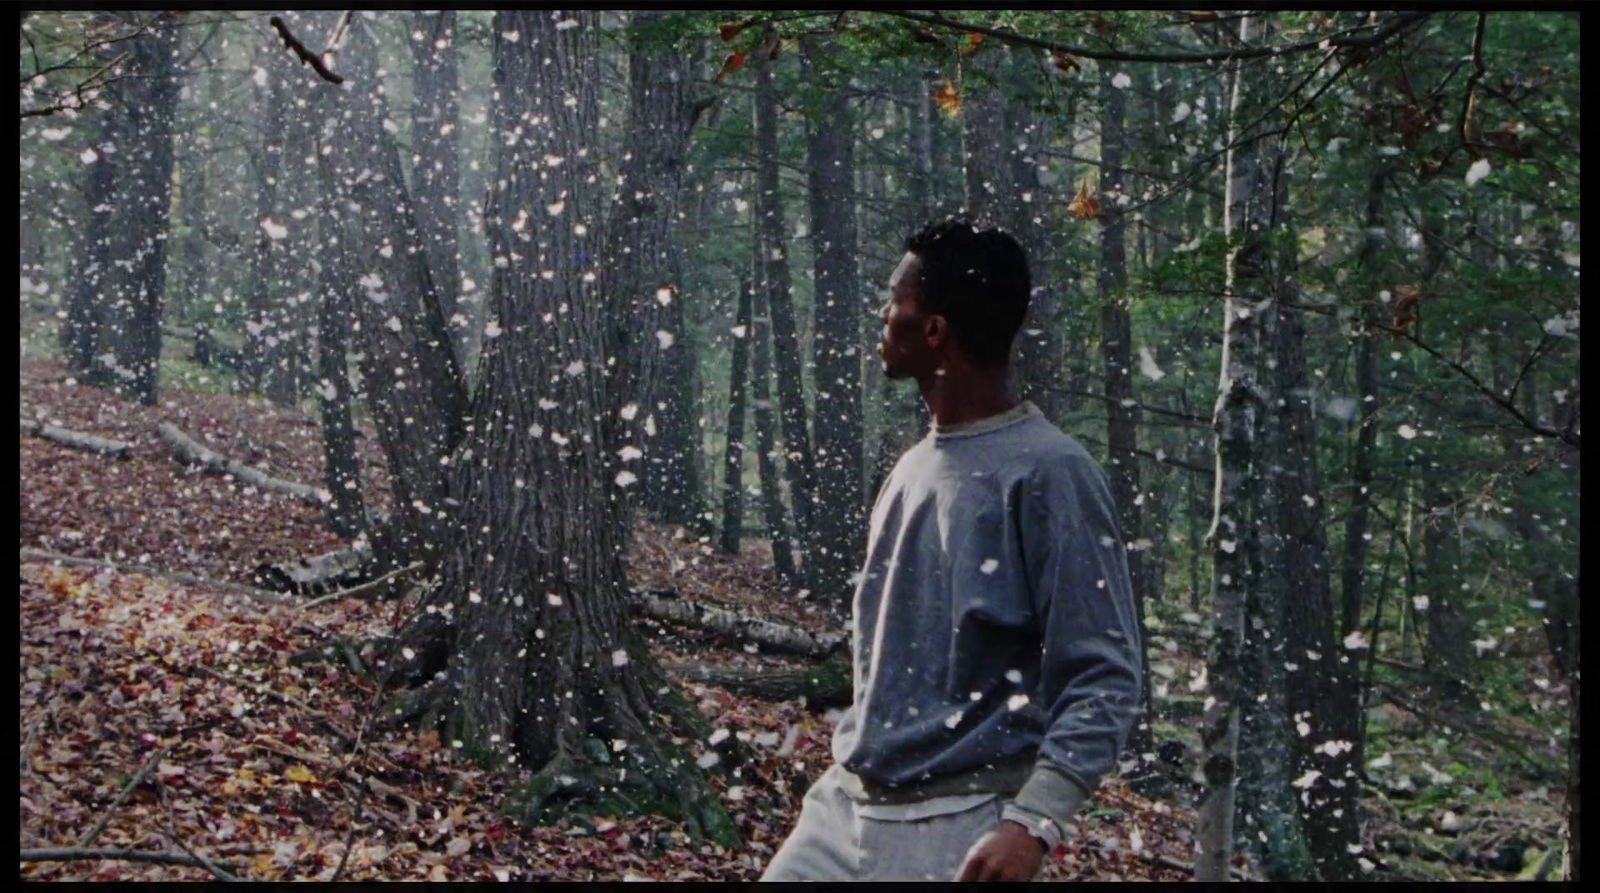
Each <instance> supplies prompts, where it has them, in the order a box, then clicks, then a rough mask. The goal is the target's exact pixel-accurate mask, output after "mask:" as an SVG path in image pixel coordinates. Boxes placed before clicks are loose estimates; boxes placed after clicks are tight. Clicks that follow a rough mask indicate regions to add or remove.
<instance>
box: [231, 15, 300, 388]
mask: <svg viewBox="0 0 1600 893" xmlns="http://www.w3.org/2000/svg"><path fill="white" fill-rule="evenodd" d="M256 49H257V54H256V58H257V65H256V71H257V72H258V73H257V74H256V76H255V79H254V80H255V109H256V116H257V117H256V134H257V144H258V146H259V149H258V151H256V152H255V153H254V155H253V157H252V158H251V159H250V164H251V167H252V169H253V170H254V172H255V181H256V182H255V187H256V188H255V193H256V203H255V219H254V220H252V221H251V224H252V225H251V226H250V228H249V229H247V230H246V231H245V233H244V236H245V238H246V239H248V240H249V242H248V244H250V245H251V246H252V250H251V252H250V290H249V292H248V293H247V294H246V296H245V339H244V357H243V360H244V368H243V369H242V370H241V371H242V372H243V375H241V376H240V384H242V385H243V386H244V388H245V390H247V391H249V392H251V393H256V394H260V393H264V392H265V391H266V390H267V380H268V378H269V377H274V378H275V377H277V373H278V370H277V369H275V368H273V366H274V363H273V360H274V359H275V357H274V354H275V353H276V351H275V350H274V348H275V347H276V346H277V343H278V334H279V332H278V315H279V312H280V310H281V308H279V307H278V306H277V305H276V304H275V302H274V301H273V294H274V292H275V291H276V289H274V288H273V287H272V283H271V282H270V281H269V277H276V276H277V275H279V274H280V273H281V271H282V265H283V260H284V255H285V252H284V251H282V250H281V249H280V248H279V247H278V243H279V241H280V239H282V238H283V234H282V233H281V231H280V230H277V229H274V228H275V227H282V228H284V229H287V227H288V226H289V223H290V221H288V220H284V219H280V218H282V217H283V215H281V214H279V213H277V201H278V184H279V183H280V182H281V180H282V179H283V140H284V133H285V118H286V115H287V112H288V102H289V84H290V80H289V78H288V72H286V71H285V69H286V68H287V67H288V66H287V65H284V64H283V59H282V57H283V55H284V53H283V48H282V46H281V45H280V44H279V42H278V36H277V35H276V34H275V33H266V34H262V35H261V36H260V39H259V40H258V42H257V47H256Z"/></svg>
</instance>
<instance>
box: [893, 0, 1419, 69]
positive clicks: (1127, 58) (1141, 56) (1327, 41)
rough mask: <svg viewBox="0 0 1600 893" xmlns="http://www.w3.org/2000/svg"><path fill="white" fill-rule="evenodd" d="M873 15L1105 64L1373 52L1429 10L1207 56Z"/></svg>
mask: <svg viewBox="0 0 1600 893" xmlns="http://www.w3.org/2000/svg"><path fill="white" fill-rule="evenodd" d="M864 11H867V12H876V13H878V14H880V15H887V16H894V17H896V18H902V19H910V20H912V21H916V22H923V23H925V24H929V25H938V26H940V27H944V28H950V29H953V30H956V31H962V32H973V31H975V32H977V33H979V34H986V35H988V36H990V37H996V38H999V39H1000V40H1001V41H1003V42H1005V43H1009V44H1013V45H1019V46H1031V47H1038V48H1039V49H1045V50H1058V51H1060V52H1063V53H1068V54H1070V55H1073V56H1078V57H1080V58H1084V59H1096V60H1100V61H1106V62H1178V63H1196V62H1232V61H1238V60H1244V59H1264V58H1275V57H1278V56H1286V55H1290V54H1293V53H1301V52H1305V51H1307V50H1314V49H1318V48H1322V47H1324V46H1326V47H1338V48H1348V49H1366V50H1372V49H1376V48H1377V47H1378V46H1379V45H1381V44H1382V43H1383V42H1384V41H1386V40H1388V39H1389V38H1390V37H1392V36H1393V35H1394V34H1395V33H1396V32H1398V31H1399V30H1401V29H1402V28H1405V27H1406V26H1408V25H1410V24H1412V23H1414V22H1418V21H1421V20H1423V19H1425V18H1427V17H1428V16H1430V15H1432V12H1431V11H1425V10H1411V11H1406V12H1401V13H1398V14H1396V15H1395V16H1394V17H1393V18H1391V19H1390V20H1389V22H1388V23H1387V24H1385V25H1384V26H1383V27H1382V28H1379V29H1378V30H1377V31H1375V32H1373V33H1372V34H1370V35H1367V36H1355V35H1356V32H1358V31H1362V30H1365V29H1366V28H1369V27H1371V26H1370V25H1361V26H1358V27H1356V28H1351V29H1349V30H1347V31H1342V32H1339V33H1337V34H1333V35H1329V36H1328V37H1324V38H1319V39H1317V40H1307V41H1302V42H1300V43H1294V44H1288V45H1286V46H1266V47H1251V48H1248V49H1238V50H1226V51H1213V52H1209V53H1126V52H1118V51H1116V50H1095V49H1090V48H1088V47H1083V46H1074V45H1072V44H1065V43H1057V42H1056V41H1053V40H1043V39H1040V38H1037V37H1027V36H1025V35H1023V34H1019V33H1018V32H1016V31H1006V30H1001V29H998V28H987V27H984V26H982V25H975V24H971V23H968V22H959V21H956V20H954V19H950V18H946V17H944V16H941V15H926V14H923V13H916V12H909V11H906V10H895V9H875V10H864Z"/></svg>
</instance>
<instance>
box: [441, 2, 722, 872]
mask: <svg viewBox="0 0 1600 893" xmlns="http://www.w3.org/2000/svg"><path fill="white" fill-rule="evenodd" d="M571 20H572V21H575V23H576V27H572V26H568V25H563V24H561V23H559V22H558V21H557V20H555V19H554V18H552V16H551V15H550V14H549V13H548V12H546V11H543V10H539V11H532V12H518V11H513V12H499V13H497V14H496V16H495V21H494V26H493V33H494V63H495V67H494V84H495V95H494V100H493V121H494V128H495V131H496V132H497V133H512V132H514V129H515V127H516V126H517V125H518V123H519V122H525V121H530V120H537V121H540V122H542V123H541V126H538V127H534V128H531V129H525V130H524V133H523V136H522V138H521V139H518V140H517V141H516V143H515V145H507V144H506V143H505V141H502V140H497V141H496V143H497V160H496V168H497V169H496V181H495V182H496V183H497V184H498V185H497V194H496V195H495V198H494V213H493V214H492V215H491V217H490V218H489V220H488V221H487V222H488V224H489V227H488V228H489V235H490V239H491V254H492V256H495V257H499V258H504V259H505V260H506V263H505V264H504V265H503V266H497V267H496V268H495V271H494V275H493V277H492V279H491V284H490V301H491V310H490V317H491V318H490V330H489V331H490V332H491V333H492V332H498V334H493V335H492V336H491V337H489V338H488V339H487V341H486V343H485V347H484V355H483V359H482V362H481V364H480V366H479V368H480V370H481V378H480V381H479V383H478V387H477V389H476V393H475V396H474V399H473V411H472V417H473V418H474V419H480V420H484V423H482V424H474V425H472V426H471V427H470V428H469V429H468V430H467V434H466V438H465V441H464V443H463V444H462V449H461V450H460V451H459V452H458V453H457V455H458V456H459V457H460V461H457V462H456V463H455V464H454V466H453V467H454V469H455V478H454V481H455V483H456V486H455V487H454V492H455V493H456V494H458V495H459V506H458V507H453V508H452V513H453V514H454V515H456V516H457V517H459V519H460V524H459V526H458V527H457V528H456V530H457V531H458V532H459V534H460V535H459V536H458V537H456V538H454V539H453V540H452V541H451V544H450V548H449V549H448V550H446V551H445V552H444V553H443V557H442V562H441V571H442V576H443V585H442V587H441V588H440V589H439V590H438V591H437V594H436V595H435V597H434V601H433V602H432V606H433V607H434V608H435V614H437V612H438V611H439V610H441V609H442V610H443V611H444V612H445V614H446V616H447V617H449V618H451V619H452V620H453V623H448V624H445V625H443V627H442V630H443V633H444V635H445V636H446V640H447V646H448V647H447V649H446V652H445V653H446V654H447V665H446V667H445V675H444V677H443V682H442V684H441V685H440V686H439V687H438V688H436V689H435V690H434V691H433V692H432V697H431V698H430V702H431V704H432V705H433V706H434V707H435V708H436V709H438V710H439V711H440V714H441V715H442V717H443V720H444V726H445V731H446V734H447V735H448V736H449V737H451V738H456V739H460V740H462V741H463V742H465V743H466V746H467V752H468V753H469V754H471V755H474V756H477V757H478V758H480V759H481V760H483V761H485V762H490V763H498V762H501V761H514V762H515V763H516V764H517V765H520V766H523V767H527V768H533V769H542V770H543V771H542V772H541V774H540V775H539V776H537V777H536V779H535V781H534V782H533V783H532V784H530V785H529V786H527V787H526V788H524V789H522V790H521V791H519V792H518V794H517V795H516V796H515V797H514V798H513V805H512V808H513V809H514V810H516V811H518V812H520V813H522V814H524V815H527V816H529V817H531V818H535V819H537V818H539V817H540V816H542V815H544V814H545V808H546V807H547V806H549V805H550V804H551V802H552V801H553V800H554V799H572V798H577V799H581V800H585V801H587V805H588V806H589V808H590V809H592V810H594V811H604V810H613V809H615V810H622V809H626V808H627V807H626V804H627V803H628V802H629V801H632V802H633V803H635V804H637V803H639V802H641V801H640V798H641V797H644V798H648V802H651V803H652V804H668V805H671V804H675V805H676V810H675V811H676V812H677V813H678V814H680V815H682V816H683V817H684V818H685V819H686V821H687V822H688V823H689V825H690V827H691V830H693V831H695V832H708V833H711V834H712V835H713V836H714V837H716V838H717V839H718V840H719V841H722V842H724V843H733V842H735V841H736V840H737V835H736V834H735V833H733V829H732V825H731V823H730V822H728V820H727V817H726V813H725V812H723V811H722V809H721V808H720V806H718V805H717V803H716V800H715V797H714V796H712V795H711V794H710V793H709V791H708V789H707V788H706V786H705V784H704V782H703V780H702V779H700V777H699V774H698V770H697V769H696V768H695V765H694V761H693V760H692V759H688V758H687V755H686V754H682V753H680V752H678V751H677V749H676V748H674V747H672V746H670V745H669V744H667V742H666V740H665V738H664V735H663V732H662V730H661V729H660V728H659V723H658V721H657V720H656V719H655V715H656V711H657V710H658V709H669V705H670V704H671V703H672V702H671V698H670V696H669V697H668V698H666V699H663V698H662V697H660V695H658V694H657V693H656V689H657V685H658V683H656V682H655V680H654V678H653V674H654V673H655V667H654V662H653V660H652V659H651V658H650V657H649V653H648V652H647V651H646V650H645V649H644V648H643V646H642V644H640V643H639V642H637V641H636V640H634V639H633V637H632V636H631V635H630V633H629V630H628V626H627V622H626V621H627V613H628V604H627V592H626V583H625V579H624V567H623V557H622V549H621V548H620V546H621V543H622V531H621V530H619V529H618V528H617V522H618V520H619V518H620V517H621V512H620V511H619V510H618V509H617V504H616V501H615V496H616V494H617V493H618V492H619V488H620V487H621V486H622V485H624V484H625V483H626V482H627V481H626V479H624V478H619V477H617V476H615V475H613V474H611V472H612V471H613V470H614V469H615V468H616V466H615V464H614V463H613V462H612V461H610V455H613V454H614V452H615V450H617V449H618V448H619V447H620V446H621V445H620V444H618V443H616V442H615V441H608V440H607V433H608V432H607V425H606V424H605V423H603V422H602V421H601V419H602V416H603V415H605V414H607V413H610V412H613V411H615V409H614V405H615V401H614V396H615V395H614V394H613V393H612V391H611V386H610V382H609V381H608V379H607V377H606V375H605V369H606V364H605V356H604V350H605V348H606V343H607V333H606V327H607V325H608V324H609V321H610V315H611V314H614V313H616V312H618V310H617V309H616V308H608V307H606V306H605V304H604V301H603V300H602V291H601V289H602V288H603V286H601V285H599V284H598V283H597V282H596V281H595V279H596V278H597V277H596V276H590V275H589V274H590V273H593V272H595V270H596V267H597V266H598V265H599V261H598V259H597V258H596V254H597V252H596V251H595V250H594V249H595V247H596V246H595V242H596V241H598V240H599V239H600V237H601V232H602V230H601V228H600V227H601V224H602V221H601V219H600V214H601V212H602V211H603V210H604V208H605V205H606V202H605V201H604V198H605V196H604V194H603V193H602V191H601V190H602V189H603V188H604V187H603V186H601V185H600V184H598V183H597V182H595V181H596V180H598V178H597V177H594V175H595V174H597V173H599V170H600V168H599V164H600V159H599V158H598V157H596V156H594V155H593V154H592V152H589V151H580V150H584V149H590V148H591V147H593V146H594V145H595V140H596V138H597V136H598V133H597V118H598V109H597V101H596V96H595V91H596V90H597V89H598V82H599V70H598V67H599V66H598V57H599V52H598V47H597V31H598V26H599V15H598V13H595V12H593V11H587V10H585V11H580V12H576V13H572V14H571ZM511 36H514V37H515V39H512V38H511ZM550 158H559V159H562V161H561V163H560V164H559V165H556V164H552V163H551V162H549V161H548V160H547V159H550ZM523 210H527V211H528V213H527V214H522V213H520V212H521V211H523ZM580 251H581V252H582V254H580ZM546 270H548V271H551V275H549V276H548V278H547V277H546V276H544V275H541V274H542V272H543V271H546ZM486 334H488V333H486ZM490 420H492V422H491V421H490ZM469 457H470V458H469ZM425 644H431V643H425ZM422 650H423V653H428V652H429V651H430V650H431V648H424V649H422ZM413 654H416V652H413ZM424 669H426V668H424ZM597 748H598V751H599V752H602V753H609V757H606V758H601V757H595V756H592V754H594V753H595V752H596V749H597ZM603 763H605V765H602V764H603ZM635 808H637V806H635ZM669 811H672V810H670V809H669Z"/></svg>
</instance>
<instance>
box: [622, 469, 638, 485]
mask: <svg viewBox="0 0 1600 893" xmlns="http://www.w3.org/2000/svg"><path fill="white" fill-rule="evenodd" d="M638 481H639V476H638V475H636V474H634V473H633V472H631V471H619V472H617V486H619V487H626V486H628V485H629V484H635V483H638Z"/></svg>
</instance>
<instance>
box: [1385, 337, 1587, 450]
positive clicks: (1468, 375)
mask: <svg viewBox="0 0 1600 893" xmlns="http://www.w3.org/2000/svg"><path fill="white" fill-rule="evenodd" d="M1372 327H1373V328H1375V329H1382V330H1383V331H1385V332H1389V333H1390V334H1393V335H1398V336H1400V337H1402V338H1404V339H1406V340H1407V341H1410V342H1411V343H1412V344H1415V345H1416V346H1418V347H1420V348H1422V349H1423V350H1424V351H1426V352H1427V353H1428V354H1429V355H1430V356H1432V357H1433V358H1434V359H1436V360H1439V361H1440V362H1442V363H1444V364H1445V365H1446V366H1449V367H1450V368H1451V369H1454V370H1455V371H1456V373H1457V374H1459V375H1460V376H1461V377H1462V378H1465V379H1466V380H1467V382H1468V383H1469V384H1471V385H1472V386H1473V387H1474V388H1476V389H1477V390H1478V393H1480V394H1483V395H1484V396H1485V397H1488V398H1489V399H1490V400H1491V401H1493V402H1494V404H1495V405H1496V406H1498V407H1500V408H1501V409H1502V410H1504V411H1505V412H1507V413H1509V414H1510V415H1511V417H1512V418H1514V419H1516V420H1517V421H1518V422H1520V423H1521V424H1522V427H1524V428H1527V429H1528V430H1529V431H1532V432H1533V433H1535V434H1538V435H1540V436H1541V437H1549V438H1551V439H1553V440H1559V441H1561V442H1562V443H1564V444H1567V445H1568V446H1572V447H1580V444H1579V441H1580V438H1579V436H1578V435H1577V434H1576V433H1574V432H1572V431H1557V430H1555V429H1554V428H1546V427H1545V426H1543V425H1541V424H1539V423H1538V422H1536V421H1534V420H1532V419H1530V418H1528V417H1527V416H1525V415H1523V414H1522V412H1521V410H1519V409H1517V407H1516V405H1515V404H1513V403H1511V402H1510V401H1508V400H1506V399H1505V398H1504V397H1501V396H1500V395H1499V394H1496V393H1495V392H1494V389H1493V388H1491V387H1488V386H1487V385H1485V384H1484V383H1483V382H1481V381H1479V380H1478V377H1477V376H1476V375H1473V374H1472V372H1471V370H1469V369H1467V368H1466V367H1465V366H1463V365H1461V364H1460V363H1458V362H1456V361H1455V360H1452V359H1450V358H1449V357H1447V356H1445V355H1444V354H1442V353H1440V352H1439V351H1437V350H1435V349H1434V348H1433V347H1432V346H1431V345H1428V344H1425V343H1423V342H1422V341H1419V340H1417V336H1415V335H1413V334H1411V333H1410V332H1409V331H1401V330H1400V329H1396V328H1392V327H1390V326H1386V325H1383V324H1382V323H1373V324H1372ZM1580 448H1581V447H1580Z"/></svg>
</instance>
